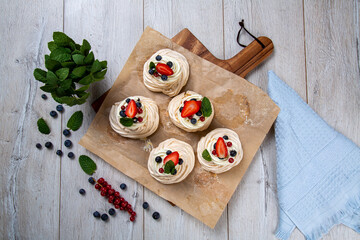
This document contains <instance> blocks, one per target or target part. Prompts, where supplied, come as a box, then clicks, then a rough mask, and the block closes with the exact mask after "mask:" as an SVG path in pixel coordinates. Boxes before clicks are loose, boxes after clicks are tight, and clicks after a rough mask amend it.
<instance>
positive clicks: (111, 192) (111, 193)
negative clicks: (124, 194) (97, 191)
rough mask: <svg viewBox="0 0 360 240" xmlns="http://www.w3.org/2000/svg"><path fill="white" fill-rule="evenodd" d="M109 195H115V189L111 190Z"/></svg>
mask: <svg viewBox="0 0 360 240" xmlns="http://www.w3.org/2000/svg"><path fill="white" fill-rule="evenodd" d="M108 186H110V185H108ZM108 193H109V195H113V194H114V193H115V190H114V189H110V190H109V191H108Z"/></svg>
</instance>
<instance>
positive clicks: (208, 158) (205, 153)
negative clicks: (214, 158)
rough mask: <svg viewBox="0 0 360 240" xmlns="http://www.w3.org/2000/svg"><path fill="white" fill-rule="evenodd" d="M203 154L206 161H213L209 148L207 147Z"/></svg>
mask: <svg viewBox="0 0 360 240" xmlns="http://www.w3.org/2000/svg"><path fill="white" fill-rule="evenodd" d="M201 156H202V157H203V159H205V160H206V161H209V162H210V161H211V157H210V153H209V151H208V150H207V149H205V150H204V151H203V152H202V154H201Z"/></svg>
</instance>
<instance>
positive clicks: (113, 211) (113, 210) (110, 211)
mask: <svg viewBox="0 0 360 240" xmlns="http://www.w3.org/2000/svg"><path fill="white" fill-rule="evenodd" d="M109 214H110V215H111V216H113V215H115V209H113V208H110V209H109Z"/></svg>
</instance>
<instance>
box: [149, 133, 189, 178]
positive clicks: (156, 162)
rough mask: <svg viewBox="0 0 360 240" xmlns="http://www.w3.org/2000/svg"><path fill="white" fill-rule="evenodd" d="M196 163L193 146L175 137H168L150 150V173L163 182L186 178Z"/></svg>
mask: <svg viewBox="0 0 360 240" xmlns="http://www.w3.org/2000/svg"><path fill="white" fill-rule="evenodd" d="M194 165H195V155H194V151H193V149H192V147H191V146H190V145H189V144H188V143H186V142H183V141H180V140H177V139H175V138H170V139H167V140H165V141H163V142H161V143H160V144H159V146H158V147H157V148H154V149H153V150H152V151H151V152H150V156H149V159H148V169H149V172H150V175H151V176H152V177H153V178H155V179H156V180H157V181H159V182H161V183H163V184H173V183H178V182H181V181H182V180H184V179H185V178H186V177H187V176H188V175H189V174H190V172H191V171H192V170H193V168H194Z"/></svg>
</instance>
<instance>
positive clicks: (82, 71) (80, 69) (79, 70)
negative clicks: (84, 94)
mask: <svg viewBox="0 0 360 240" xmlns="http://www.w3.org/2000/svg"><path fill="white" fill-rule="evenodd" d="M85 72H86V66H81V67H77V68H74V70H73V71H72V72H71V73H72V74H74V75H75V76H76V77H78V78H81V77H82V76H83V75H84V74H85Z"/></svg>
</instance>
